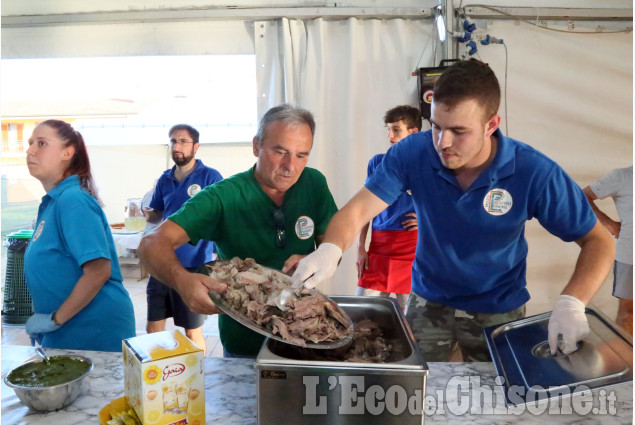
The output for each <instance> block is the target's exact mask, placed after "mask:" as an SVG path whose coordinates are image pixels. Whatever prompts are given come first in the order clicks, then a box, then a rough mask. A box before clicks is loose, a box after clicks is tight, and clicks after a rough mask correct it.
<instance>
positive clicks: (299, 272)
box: [291, 242, 342, 289]
mask: <svg viewBox="0 0 635 425" xmlns="http://www.w3.org/2000/svg"><path fill="white" fill-rule="evenodd" d="M340 258H342V250H341V249H340V247H339V246H337V245H334V244H332V243H328V242H324V243H322V244H320V246H318V249H316V250H315V251H313V252H312V253H310V254H309V255H307V256H306V257H304V258H303V259H301V260H300V262H299V263H298V267H297V268H296V269H295V272H294V273H293V276H291V286H292V287H294V288H299V287H301V286H302V285H303V284H304V287H305V288H308V289H311V288H315V287H316V286H317V284H318V283H320V282H322V281H323V280H326V279H328V278H329V277H331V276H333V273H335V269H336V268H337V264H338V263H339V261H340Z"/></svg>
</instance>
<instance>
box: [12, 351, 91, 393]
mask: <svg viewBox="0 0 635 425" xmlns="http://www.w3.org/2000/svg"><path fill="white" fill-rule="evenodd" d="M88 369H90V364H89V363H87V362H84V361H81V360H78V359H73V358H70V357H67V356H53V357H49V360H48V362H45V361H41V362H40V361H38V362H31V363H27V364H25V365H22V366H20V367H18V368H17V369H15V370H13V371H12V372H11V373H9V376H7V381H9V382H10V383H12V384H14V385H20V386H23V387H50V386H53V385H58V384H64V383H66V382H69V381H72V380H73V379H76V378H79V377H80V376H82V375H83V374H84V373H86V372H87V371H88Z"/></svg>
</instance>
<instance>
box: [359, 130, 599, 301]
mask: <svg viewBox="0 0 635 425" xmlns="http://www.w3.org/2000/svg"><path fill="white" fill-rule="evenodd" d="M494 134H495V136H496V137H497V139H498V150H497V153H496V157H495V158H494V160H493V162H492V164H491V165H490V167H489V168H488V169H486V170H484V171H483V172H482V173H481V175H480V176H479V177H478V178H477V179H476V181H475V182H474V183H473V184H472V186H471V187H470V188H469V189H468V190H466V191H463V190H462V189H461V187H460V186H459V184H458V182H457V181H456V178H455V177H454V175H453V174H452V172H451V171H450V170H449V169H447V168H445V167H444V166H443V165H442V163H441V161H440V159H439V157H438V154H437V152H436V150H435V149H434V145H433V141H432V133H431V131H426V132H420V133H415V134H412V135H410V136H408V137H406V138H405V139H404V140H402V141H400V142H399V143H397V144H395V145H393V146H392V147H391V148H390V149H389V150H388V152H387V154H386V156H385V158H384V159H383V161H382V162H381V164H380V165H379V166H378V167H377V169H376V170H375V172H374V173H373V175H372V176H371V178H370V179H369V181H368V182H367V183H366V187H367V188H368V189H369V190H370V191H371V192H373V193H374V194H375V195H377V196H378V197H379V198H381V199H382V200H383V201H384V202H386V203H388V204H391V203H392V202H394V201H395V200H396V199H397V198H398V197H399V196H400V195H401V194H402V192H404V191H406V190H410V191H411V193H412V197H413V200H414V206H415V212H416V214H417V221H418V225H419V229H420V231H419V238H418V240H417V251H416V254H415V262H414V265H413V270H412V282H413V286H412V289H413V290H414V291H415V293H417V294H418V295H419V296H421V297H423V298H425V299H427V300H430V301H432V302H438V303H442V304H445V305H449V306H451V307H454V308H457V309H461V310H467V311H473V312H483V313H501V312H506V311H510V310H512V309H515V308H518V307H520V306H521V305H523V304H524V303H525V302H527V300H529V293H528V291H527V289H526V285H527V283H526V277H525V275H526V258H527V251H528V247H527V241H526V239H525V222H526V221H527V220H531V219H532V218H536V219H537V220H538V221H539V222H540V223H541V225H542V226H543V227H544V228H545V229H547V230H548V231H549V232H550V233H552V234H553V235H555V236H557V237H559V238H560V239H562V240H563V241H567V242H568V241H574V240H577V239H579V238H581V237H582V236H584V235H586V234H587V233H588V232H589V231H590V230H591V229H592V228H593V226H594V225H595V223H596V217H595V214H594V213H593V211H592V210H591V207H590V206H589V203H588V202H587V200H586V197H585V195H584V193H583V192H582V190H581V189H580V187H579V186H578V185H577V184H576V183H575V182H574V181H573V180H572V179H571V178H570V177H569V176H568V175H567V174H566V173H565V172H564V170H563V169H562V168H561V167H560V166H558V164H556V163H555V162H554V161H552V160H550V159H549V158H547V157H546V156H545V155H543V154H542V153H540V152H538V151H537V150H535V149H533V148H531V147H530V146H527V145H526V144H523V143H521V142H518V141H516V140H513V139H511V138H507V137H504V136H503V135H502V133H501V132H500V130H497V131H496V133H494Z"/></svg>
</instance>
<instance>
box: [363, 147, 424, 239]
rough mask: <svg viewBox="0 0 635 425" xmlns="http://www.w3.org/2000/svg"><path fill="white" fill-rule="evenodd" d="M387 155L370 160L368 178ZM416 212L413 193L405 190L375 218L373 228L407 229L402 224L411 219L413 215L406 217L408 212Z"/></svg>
mask: <svg viewBox="0 0 635 425" xmlns="http://www.w3.org/2000/svg"><path fill="white" fill-rule="evenodd" d="M384 156H386V154H384V153H380V154H379V155H375V156H374V157H372V158H371V160H370V161H369V162H368V171H367V175H368V177H367V179H366V181H368V179H369V178H370V176H371V175H372V174H373V171H375V169H376V168H377V166H378V165H379V163H380V162H381V160H382V159H383V158H384ZM411 212H415V207H414V205H413V203H412V195H410V194H409V193H408V192H403V193H402V194H401V195H399V197H398V198H397V200H396V201H395V202H393V203H392V204H390V205H388V208H386V209H385V210H383V211H382V212H380V213H379V214H377V215H376V216H375V218H373V230H392V231H395V230H402V231H405V230H406V229H405V228H404V227H403V224H401V223H402V222H403V221H404V220H408V219H411V218H412V217H406V215H405V214H406V213H411Z"/></svg>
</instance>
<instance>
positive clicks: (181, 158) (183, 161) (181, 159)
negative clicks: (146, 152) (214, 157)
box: [172, 152, 194, 167]
mask: <svg viewBox="0 0 635 425" xmlns="http://www.w3.org/2000/svg"><path fill="white" fill-rule="evenodd" d="M193 159H194V154H193V153H192V154H191V155H190V156H187V155H185V154H177V153H176V152H172V161H174V163H175V164H176V165H178V166H179V167H182V166H184V165H187V164H189V163H190V161H191V160H193Z"/></svg>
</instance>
